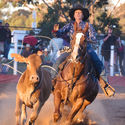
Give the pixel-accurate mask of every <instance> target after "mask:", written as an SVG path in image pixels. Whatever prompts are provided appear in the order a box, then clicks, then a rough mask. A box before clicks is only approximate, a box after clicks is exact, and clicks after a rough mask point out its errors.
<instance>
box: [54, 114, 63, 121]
mask: <svg viewBox="0 0 125 125" xmlns="http://www.w3.org/2000/svg"><path fill="white" fill-rule="evenodd" d="M60 117H61V115H60V114H59V113H54V122H57V121H58V120H59V118H60Z"/></svg>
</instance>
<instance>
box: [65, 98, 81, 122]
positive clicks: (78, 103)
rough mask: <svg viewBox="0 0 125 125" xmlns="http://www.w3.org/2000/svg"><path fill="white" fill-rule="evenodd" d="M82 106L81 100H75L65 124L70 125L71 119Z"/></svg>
mask: <svg viewBox="0 0 125 125" xmlns="http://www.w3.org/2000/svg"><path fill="white" fill-rule="evenodd" d="M82 104H83V98H77V100H76V101H75V103H74V104H73V107H72V109H71V111H70V113H69V115H68V118H67V124H70V123H71V122H72V119H73V118H74V116H75V115H76V114H77V112H78V111H79V109H80V108H81V106H82Z"/></svg>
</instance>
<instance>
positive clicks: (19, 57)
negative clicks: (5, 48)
mask: <svg viewBox="0 0 125 125" xmlns="http://www.w3.org/2000/svg"><path fill="white" fill-rule="evenodd" d="M11 57H12V58H14V60H15V61H17V62H26V58H25V57H23V56H21V55H20V54H16V53H12V54H11Z"/></svg>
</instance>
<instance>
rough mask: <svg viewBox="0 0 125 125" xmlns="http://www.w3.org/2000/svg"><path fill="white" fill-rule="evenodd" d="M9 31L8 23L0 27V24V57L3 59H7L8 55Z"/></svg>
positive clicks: (0, 23) (0, 24)
mask: <svg viewBox="0 0 125 125" xmlns="http://www.w3.org/2000/svg"><path fill="white" fill-rule="evenodd" d="M11 37H12V35H11V30H10V29H9V23H5V25H2V22H0V55H1V54H2V55H3V59H4V60H7V59H8V53H9V50H10V44H11Z"/></svg>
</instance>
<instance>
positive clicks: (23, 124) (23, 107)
mask: <svg viewBox="0 0 125 125" xmlns="http://www.w3.org/2000/svg"><path fill="white" fill-rule="evenodd" d="M26 119H27V114H26V105H25V104H22V113H21V125H25V123H26Z"/></svg>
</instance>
